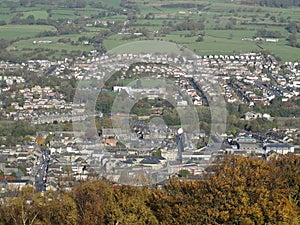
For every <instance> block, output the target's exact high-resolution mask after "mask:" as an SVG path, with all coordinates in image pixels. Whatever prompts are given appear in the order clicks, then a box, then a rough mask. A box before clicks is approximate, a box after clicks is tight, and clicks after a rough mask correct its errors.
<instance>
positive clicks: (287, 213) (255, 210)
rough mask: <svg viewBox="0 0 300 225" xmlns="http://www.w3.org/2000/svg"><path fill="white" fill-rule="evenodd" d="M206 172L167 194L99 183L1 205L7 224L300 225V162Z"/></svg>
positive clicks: (245, 162)
mask: <svg viewBox="0 0 300 225" xmlns="http://www.w3.org/2000/svg"><path fill="white" fill-rule="evenodd" d="M207 172H208V173H207V175H203V176H202V179H201V180H197V181H196V180H193V181H187V180H183V179H181V178H173V179H171V180H170V181H168V182H166V183H165V184H164V186H163V188H162V189H158V188H152V189H151V188H146V187H133V186H125V185H124V186H116V185H112V184H111V183H110V182H108V181H106V180H98V181H87V182H82V183H79V184H78V185H76V186H75V187H74V188H73V190H72V191H71V192H68V193H65V192H62V193H60V194H55V193H53V192H46V193H45V195H44V196H41V195H40V194H37V193H34V192H33V188H30V187H28V188H25V189H23V190H22V191H21V192H20V193H19V194H18V196H17V197H15V198H10V199H6V200H3V201H1V204H2V205H1V207H0V224H3V225H6V224H7V225H8V224H9V225H11V224H43V225H45V224H64V225H65V224H84V225H95V224H112V225H115V224H119V225H122V224H124V225H131V224H132V225H133V224H165V225H167V224H174V225H177V224H178V225H179V224H180V225H182V224H193V225H194V224H258V225H259V224H262V225H263V224H270V225H273V224H286V225H293V224H295V225H296V224H299V215H300V210H299V209H300V203H299V197H300V157H297V156H284V157H281V158H278V159H272V160H270V161H264V160H262V159H257V158H243V157H228V158H226V159H223V160H220V161H219V163H218V164H216V165H215V166H213V167H211V168H210V169H209V170H208V171H207Z"/></svg>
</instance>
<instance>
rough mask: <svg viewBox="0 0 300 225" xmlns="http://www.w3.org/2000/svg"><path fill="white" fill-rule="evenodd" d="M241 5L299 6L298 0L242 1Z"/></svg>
mask: <svg viewBox="0 0 300 225" xmlns="http://www.w3.org/2000/svg"><path fill="white" fill-rule="evenodd" d="M241 3H242V4H248V5H260V6H267V7H279V8H288V7H293V6H300V0H242V1H241Z"/></svg>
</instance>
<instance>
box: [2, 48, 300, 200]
mask: <svg viewBox="0 0 300 225" xmlns="http://www.w3.org/2000/svg"><path fill="white" fill-rule="evenodd" d="M132 62H135V63H132ZM195 63H196V65H197V70H195V67H194V66H195ZM99 65H100V67H101V68H100V69H99ZM0 70H1V72H2V74H1V75H0V80H1V93H0V94H1V102H0V103H1V108H0V111H1V117H2V118H5V119H7V120H8V121H11V122H14V123H22V122H23V123H26V124H27V125H29V126H31V127H33V128H34V127H38V129H32V131H30V132H29V133H28V134H25V135H24V136H22V140H21V141H18V142H12V143H10V144H7V143H8V142H7V141H8V139H9V137H8V135H6V134H5V132H1V137H0V138H1V149H0V152H1V154H0V155H1V156H0V171H1V174H2V175H1V188H2V189H1V195H2V196H9V195H10V194H12V193H13V192H14V191H15V190H17V189H18V188H20V187H22V186H24V185H27V184H31V185H33V186H35V187H36V189H37V190H39V191H41V192H45V191H46V190H53V191H59V190H70V189H72V186H73V184H74V182H76V181H79V180H87V179H96V178H99V177H106V178H107V179H109V180H111V181H113V182H116V183H122V184H131V185H137V186H139V185H153V184H156V183H159V182H161V181H163V180H165V179H168V178H169V177H170V176H173V175H180V176H185V177H187V178H189V179H197V177H198V178H199V177H200V176H201V175H202V174H203V173H206V170H205V169H206V167H207V166H208V165H211V164H212V163H213V162H214V160H215V159H217V158H219V157H222V156H224V155H228V154H234V155H243V156H245V157H246V156H256V157H259V158H263V159H265V160H268V158H269V157H274V156H276V155H284V154H300V148H299V141H300V124H299V120H297V119H298V118H297V112H293V110H292V109H291V110H290V111H288V110H287V111H286V114H284V112H282V113H281V114H278V112H275V111H274V112H273V111H272V110H271V109H272V105H273V106H274V105H275V104H277V105H281V106H282V107H286V108H289V105H290V104H292V103H293V104H294V103H295V102H297V101H299V91H300V65H299V64H298V63H297V62H285V63H280V62H278V61H277V60H276V58H275V57H274V56H272V55H270V54H266V53H263V52H262V53H259V52H257V53H254V52H251V53H245V54H239V55H230V56H229V55H208V56H197V58H196V61H195V60H191V59H188V58H184V57H182V56H172V57H170V56H168V55H166V54H165V55H161V56H157V55H152V54H147V55H143V54H139V55H135V54H125V53H124V54H121V53H120V54H116V55H112V56H110V55H100V54H98V53H97V52H96V51H92V52H90V54H89V57H78V58H76V60H71V59H67V58H66V59H65V60H62V61H53V62H52V61H48V60H30V61H28V62H24V63H22V64H12V63H8V62H1V63H0ZM18 71H23V72H24V71H25V72H27V73H28V74H36V76H38V77H42V78H44V77H46V78H47V79H49V80H51V79H52V80H55V79H63V80H65V81H70V80H72V79H73V80H75V81H77V83H78V82H79V83H80V82H84V81H85V80H87V81H89V80H92V83H95V84H97V81H101V79H103V77H104V76H105V73H109V74H113V75H111V76H112V78H113V79H112V80H113V81H114V82H109V84H106V85H102V86H101V87H94V86H88V87H87V88H85V89H84V88H82V90H84V91H83V92H82V93H84V92H90V91H94V92H95V95H98V94H99V93H104V94H109V95H111V96H114V97H116V96H121V95H124V93H125V96H127V99H128V101H125V100H124V105H123V106H124V107H125V109H124V108H123V109H122V107H120V105H119V108H118V109H115V110H116V112H114V113H113V112H109V113H107V112H106V111H105V110H103V108H101V107H100V110H95V111H91V112H89V111H88V110H87V109H86V105H85V104H84V103H83V102H84V100H85V99H80V100H82V102H78V99H77V100H76V99H75V100H74V99H72V95H73V94H74V90H73V92H72V90H69V89H72V87H69V86H68V87H67V88H66V90H64V91H61V90H60V89H59V88H58V87H57V86H55V85H53V84H48V83H43V82H39V83H40V84H38V83H33V82H32V83H29V82H28V81H26V77H23V76H20V75H18ZM103 71H106V72H103ZM38 79H39V78H38ZM147 79H148V80H147ZM163 79H165V80H168V81H171V83H172V85H171V86H172V88H173V90H170V87H169V86H167V85H165V84H164V83H163ZM108 81H109V80H108ZM155 81H158V82H155ZM158 83H160V85H159V84H158ZM88 84H89V85H90V83H88ZM126 84H128V85H126ZM75 88H76V87H75ZM75 88H73V89H75ZM217 92H218V93H217ZM82 93H81V96H80V97H82V96H84V95H83V94H82ZM218 94H220V95H221V96H222V98H223V99H224V101H225V102H226V104H229V105H234V104H236V106H238V107H239V108H242V110H241V112H240V113H243V114H240V116H239V117H238V118H235V120H236V121H235V123H241V124H243V123H245V122H246V123H247V122H249V124H250V128H249V126H248V127H247V126H245V127H242V128H241V129H236V128H234V129H229V128H230V127H231V124H229V126H228V125H227V129H225V130H224V131H223V132H215V131H212V130H210V128H209V126H207V124H206V122H208V121H210V122H211V120H212V119H213V118H210V117H211V116H210V114H208V117H209V118H200V119H199V120H198V121H193V122H192V123H195V122H196V123H198V124H197V129H195V130H194V129H193V130H189V129H188V128H184V129H182V128H181V126H182V125H189V124H180V120H179V124H178V123H177V124H176V123H172V121H171V120H170V121H169V120H165V121H162V118H169V117H164V116H165V115H167V113H168V112H169V111H171V109H178V110H180V108H182V109H184V108H187V107H188V106H191V107H196V108H198V109H202V110H203V109H209V108H211V105H213V104H214V99H215V98H216V96H217V95H218ZM100 95H101V94H100ZM168 95H169V96H168ZM170 96H172V97H170ZM120 98H121V97H120ZM171 98H172V99H171ZM130 99H131V100H132V102H130ZM158 99H160V101H157V100H158ZM163 99H166V100H168V102H169V104H167V103H166V102H164V101H163ZM140 100H142V102H140V103H142V104H140V105H138V107H137V108H143V109H147V107H148V106H146V105H145V104H144V102H143V101H149V102H155V103H156V106H153V105H152V106H151V107H150V108H149V110H145V111H141V110H140V111H137V112H138V113H137V114H135V113H132V112H131V110H132V109H131V108H130V109H129V111H128V109H127V108H126V107H128V106H129V105H128V104H132V106H134V103H137V104H138V103H139V101H140ZM100 104H101V99H100ZM111 105H112V104H111ZM111 105H110V106H107V107H108V108H109V107H111ZM117 105H118V104H117ZM121 105H122V104H121ZM107 107H106V108H105V109H107ZM258 108H259V109H260V110H261V111H255V110H257V109H258ZM101 109H102V110H101ZM110 109H111V108H110ZM211 110H212V108H211ZM283 111H284V110H283ZM126 112H127V114H126ZM290 112H293V113H294V114H292V115H291V114H290ZM199 115H200V116H201V112H200V113H199ZM172 116H173V115H172ZM177 116H178V115H177ZM230 116H231V117H232V115H228V117H230ZM179 117H180V115H179ZM231 117H230V118H231ZM120 118H121V121H122V122H124V121H125V122H128V123H125V122H124V123H123V124H125V128H124V127H121V125H118V124H122V123H116V122H115V123H114V122H113V121H118V122H120ZM280 118H281V120H282V121H280ZM176 119H177V121H178V118H175V120H176ZM179 119H181V118H179ZM231 119H232V118H231ZM86 120H87V121H89V120H94V121H96V123H97V126H95V127H92V128H94V130H93V129H85V127H84V126H82V127H81V130H72V123H78V124H79V126H81V125H80V124H81V122H82V121H86ZM205 120H206V121H205ZM257 120H260V121H263V122H264V123H266V124H267V125H268V126H267V128H264V129H263V127H262V129H254V124H255V121H257ZM274 121H275V122H274ZM291 121H293V122H291ZM212 122H213V121H212ZM276 122H277V123H276ZM225 123H226V122H225ZM114 124H115V125H114ZM203 124H206V125H204V126H202V125H203ZM270 124H271V125H270ZM23 125H24V124H23ZM251 125H252V127H251ZM272 125H274V126H272ZM49 127H51V129H50V128H49ZM188 131H191V132H188ZM212 143H213V144H212Z"/></svg>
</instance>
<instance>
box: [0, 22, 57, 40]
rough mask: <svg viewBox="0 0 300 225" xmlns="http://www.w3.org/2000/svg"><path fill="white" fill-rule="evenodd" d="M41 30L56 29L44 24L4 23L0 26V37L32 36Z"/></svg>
mask: <svg viewBox="0 0 300 225" xmlns="http://www.w3.org/2000/svg"><path fill="white" fill-rule="evenodd" d="M43 31H56V29H55V27H52V26H45V25H5V26H0V39H1V38H2V39H9V40H13V39H16V38H26V37H33V36H35V35H37V34H38V33H40V32H43Z"/></svg>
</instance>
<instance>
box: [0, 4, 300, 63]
mask: <svg viewBox="0 0 300 225" xmlns="http://www.w3.org/2000/svg"><path fill="white" fill-rule="evenodd" d="M74 2H76V1H66V2H65V3H64V5H61V1H60V0H53V1H51V2H49V4H47V6H46V5H45V4H43V3H37V4H34V5H33V6H32V5H31V4H28V3H27V4H25V5H20V4H19V2H18V1H2V2H0V22H1V25H2V26H0V39H1V38H2V39H8V40H11V41H13V43H12V44H11V46H10V47H11V48H8V49H14V51H13V52H11V54H14V55H15V56H18V57H24V56H28V55H30V54H31V55H37V54H39V56H43V57H47V55H49V52H52V53H53V51H55V54H54V53H53V54H52V53H51V54H50V55H55V57H58V58H59V57H65V56H66V53H64V54H62V52H66V51H67V52H70V51H79V52H82V51H90V50H92V49H93V46H96V48H100V49H101V48H102V49H105V50H111V49H114V48H116V47H117V46H119V45H122V44H126V43H130V42H133V41H140V40H161V41H170V42H174V43H176V44H179V45H182V46H184V47H187V48H189V49H190V50H192V51H194V52H195V53H197V54H199V55H205V54H234V53H243V52H249V51H259V50H268V51H270V52H271V53H273V54H275V55H276V56H279V57H280V58H281V59H282V60H284V61H290V60H293V61H295V60H298V61H299V60H300V54H298V52H299V48H296V47H291V46H290V45H291V42H289V38H290V36H291V33H290V32H289V31H288V30H287V27H288V26H289V25H290V23H292V22H296V23H298V24H300V8H299V7H298V8H297V7H289V8H274V7H258V6H255V5H243V4H241V2H240V1H236V0H231V1H229V0H216V1H209V0H189V1H182V0H174V1H171V0H164V1H162V0H153V1H142V0H136V1H129V2H128V3H127V5H126V6H125V7H123V8H122V6H121V5H120V4H121V2H122V1H121V0H103V1H101V2H94V1H92V0H86V1H85V3H84V5H81V6H78V7H76V6H72V4H73V3H74ZM66 4H71V5H70V6H66ZM95 4H97V5H95ZM166 5H168V7H166ZM197 7H198V8H197ZM32 16H33V18H34V20H33V21H30V20H29V21H28V18H30V17H31V18H32ZM106 21H109V22H113V25H112V24H110V25H108V26H107V27H104V25H103V24H102V25H101V23H104V22H106ZM37 22H39V24H40V23H41V24H48V23H49V24H48V25H50V24H51V25H53V26H46V25H40V26H38V25H28V23H32V24H37ZM5 23H7V24H8V25H5ZM87 25H88V26H87ZM198 25H201V26H198ZM55 27H56V28H57V33H58V34H57V36H53V37H43V38H41V39H40V40H50V41H52V43H51V44H33V41H35V40H36V38H35V37H36V35H37V34H38V33H41V32H43V31H56V28H55ZM70 27H71V28H72V29H69V28H70ZM199 27H201V28H199ZM261 30H265V31H266V32H268V34H267V36H266V37H271V36H272V35H274V33H275V32H277V33H276V35H279V36H280V37H279V41H278V42H276V43H270V42H265V41H262V42H260V43H256V42H254V41H243V40H242V38H252V37H257V35H259V31H261ZM64 31H67V32H64ZM121 31H123V32H124V33H127V34H122V35H120V34H119V33H120V32H121ZM134 33H143V34H144V36H135V35H133V34H134ZM52 35H53V34H52ZM199 35H200V36H201V37H203V40H200V41H199V39H198V38H199ZM268 35H269V36H268ZM82 36H86V38H88V39H89V41H91V42H93V43H90V44H89V45H81V44H80V43H78V38H79V37H82ZM295 37H296V39H297V40H296V44H295V45H297V44H298V45H299V46H300V32H299V31H298V33H296V35H295ZM65 38H66V39H68V38H70V41H67V42H64V43H62V42H61V41H58V40H59V39H65ZM20 39H21V40H20ZM71 42H73V43H71ZM43 50H44V52H43Z"/></svg>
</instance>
